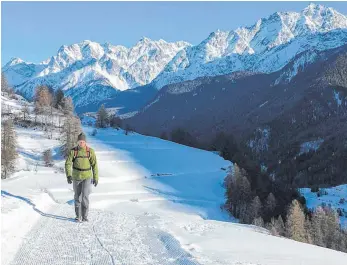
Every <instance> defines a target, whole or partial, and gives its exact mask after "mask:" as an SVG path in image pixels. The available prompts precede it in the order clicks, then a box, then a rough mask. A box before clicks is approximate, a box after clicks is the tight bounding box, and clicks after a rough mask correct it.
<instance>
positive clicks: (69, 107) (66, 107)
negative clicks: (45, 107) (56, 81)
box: [62, 97, 74, 115]
mask: <svg viewBox="0 0 347 265" xmlns="http://www.w3.org/2000/svg"><path fill="white" fill-rule="evenodd" d="M62 106H63V111H64V114H65V115H72V114H73V112H74V104H73V101H72V98H71V97H64V98H63V100H62Z"/></svg>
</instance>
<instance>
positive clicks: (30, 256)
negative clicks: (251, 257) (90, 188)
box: [11, 205, 198, 265]
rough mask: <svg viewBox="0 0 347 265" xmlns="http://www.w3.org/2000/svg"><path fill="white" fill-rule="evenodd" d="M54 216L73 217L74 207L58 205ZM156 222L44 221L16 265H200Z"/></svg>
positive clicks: (107, 215) (104, 217)
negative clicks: (72, 210) (158, 226)
mask: <svg viewBox="0 0 347 265" xmlns="http://www.w3.org/2000/svg"><path fill="white" fill-rule="evenodd" d="M50 214H51V215H54V216H57V217H60V216H61V217H65V216H70V215H71V206H69V205H59V206H55V207H53V208H52V209H51V210H50ZM156 218H157V217H156V216H152V215H149V214H148V215H143V216H139V217H135V216H133V215H129V214H126V213H117V214H115V213H112V212H110V211H100V210H92V211H91V212H90V220H89V222H87V223H86V222H84V223H75V222H74V221H72V220H62V219H59V218H55V217H42V218H40V221H39V222H38V223H37V224H36V225H35V227H34V228H33V229H32V230H31V231H30V232H29V234H28V235H27V236H26V240H25V241H24V242H23V245H22V247H21V248H20V250H19V252H18V253H17V254H16V256H15V259H14V260H13V262H12V263H11V264H13V265H22V264H27V265H30V264H32V265H34V264H35V265H36V264H100V265H101V264H122V265H123V264H139V265H140V264H158V265H159V264H186V265H193V264H198V263H197V262H196V261H194V259H193V258H192V257H191V255H189V254H188V253H186V252H185V251H184V250H182V249H181V247H180V244H179V243H178V241H177V240H176V239H174V238H173V237H172V236H171V235H169V234H167V233H165V232H163V231H161V230H159V229H157V228H156V227H157V225H156V224H155V219H156Z"/></svg>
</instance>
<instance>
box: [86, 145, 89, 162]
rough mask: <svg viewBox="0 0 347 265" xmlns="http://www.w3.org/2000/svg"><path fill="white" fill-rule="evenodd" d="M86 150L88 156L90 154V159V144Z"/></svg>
mask: <svg viewBox="0 0 347 265" xmlns="http://www.w3.org/2000/svg"><path fill="white" fill-rule="evenodd" d="M86 151H87V156H88V159H89V158H90V148H89V146H86Z"/></svg>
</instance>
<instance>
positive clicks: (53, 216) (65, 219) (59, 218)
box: [1, 190, 75, 222]
mask: <svg viewBox="0 0 347 265" xmlns="http://www.w3.org/2000/svg"><path fill="white" fill-rule="evenodd" d="M1 196H2V197H6V196H9V197H12V198H16V199H18V200H21V201H24V202H25V203H27V204H29V205H30V206H32V207H33V209H34V211H35V212H37V213H39V214H40V215H42V216H44V217H49V218H54V219H57V220H63V221H70V222H75V220H74V219H73V218H68V217H65V216H59V215H54V214H49V213H44V212H42V211H41V210H39V209H37V207H36V204H34V203H33V202H32V201H31V200H30V199H28V198H25V197H22V196H18V195H14V194H12V193H9V192H7V191H4V190H1Z"/></svg>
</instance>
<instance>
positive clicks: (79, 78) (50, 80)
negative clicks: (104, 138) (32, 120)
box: [2, 38, 189, 106]
mask: <svg viewBox="0 0 347 265" xmlns="http://www.w3.org/2000/svg"><path fill="white" fill-rule="evenodd" d="M188 45H189V44H188V43H186V42H183V41H180V42H175V43H168V42H166V41H164V40H159V41H152V40H150V39H148V38H142V39H141V40H140V41H139V42H138V43H136V45H135V46H133V47H131V48H126V47H124V46H119V45H118V46H114V45H111V44H109V43H105V44H99V43H96V42H92V41H89V40H86V41H83V42H81V43H77V44H72V45H68V46H67V45H63V46H61V47H60V49H59V50H58V52H57V55H55V56H52V57H51V58H50V59H47V60H46V61H44V62H41V63H39V64H33V63H26V62H24V61H23V60H21V59H19V58H13V59H12V60H11V61H10V62H9V63H7V64H6V65H5V66H4V67H3V69H2V71H3V72H4V73H5V75H6V77H7V78H8V81H9V84H10V85H12V86H14V87H15V88H16V89H17V90H19V91H21V92H22V93H24V95H26V96H27V97H31V96H32V95H33V92H34V89H35V87H36V86H38V85H40V84H44V85H50V86H52V87H53V88H54V89H57V88H62V89H63V90H65V91H66V94H67V95H70V96H71V97H72V98H73V99H74V102H75V105H77V106H79V105H83V104H86V103H93V102H98V101H100V100H101V99H106V98H108V97H110V96H112V95H115V94H116V93H117V92H119V91H123V90H127V89H130V88H134V87H137V86H141V85H145V84H147V83H149V82H150V81H152V80H153V79H154V78H155V77H156V76H157V75H158V74H159V72H161V71H162V69H163V68H164V67H165V65H166V64H167V63H168V62H169V61H170V60H171V59H172V58H173V57H174V56H175V55H176V53H177V52H178V51H179V50H181V49H183V48H184V47H186V46H188Z"/></svg>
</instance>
